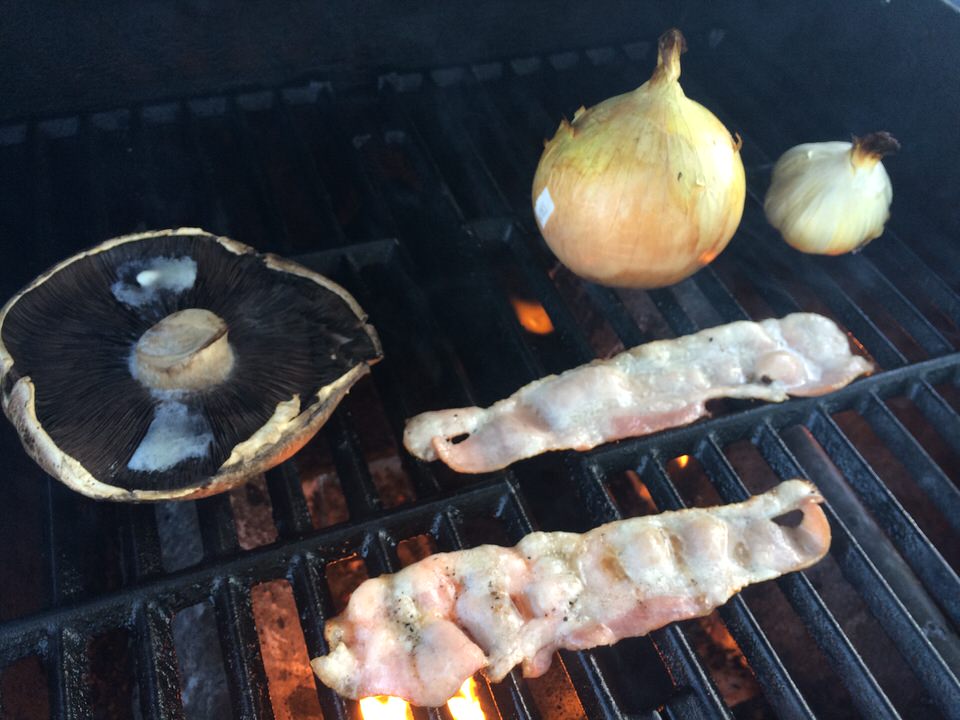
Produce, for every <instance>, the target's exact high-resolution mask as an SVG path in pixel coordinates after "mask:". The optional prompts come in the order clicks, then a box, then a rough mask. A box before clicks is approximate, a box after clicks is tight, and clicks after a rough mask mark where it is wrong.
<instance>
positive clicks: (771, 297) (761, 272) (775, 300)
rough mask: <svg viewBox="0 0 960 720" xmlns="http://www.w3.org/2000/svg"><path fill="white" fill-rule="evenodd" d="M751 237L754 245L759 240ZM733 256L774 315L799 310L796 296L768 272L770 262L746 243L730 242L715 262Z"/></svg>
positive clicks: (725, 261)
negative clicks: (766, 261) (765, 261)
mask: <svg viewBox="0 0 960 720" xmlns="http://www.w3.org/2000/svg"><path fill="white" fill-rule="evenodd" d="M751 237H752V239H753V241H754V242H753V244H754V245H756V244H757V243H758V242H759V241H758V240H757V239H756V237H755V236H751ZM734 258H735V261H736V264H737V265H738V266H739V267H742V268H744V269H745V270H746V271H747V272H748V273H749V275H750V276H751V281H752V284H753V287H755V288H756V290H757V294H758V295H759V296H760V297H761V298H762V299H763V301H764V302H765V303H766V304H767V305H769V306H770V309H771V310H772V311H773V313H774V315H775V316H776V317H783V316H784V315H789V314H790V313H795V312H800V311H801V307H800V303H798V302H797V300H796V298H794V297H793V295H791V294H790V292H789V291H788V290H787V289H786V288H785V287H784V284H783V283H782V282H779V280H778V278H776V277H774V276H773V275H772V274H770V273H769V272H768V271H769V270H770V263H764V260H763V257H762V256H761V255H759V254H758V253H757V252H755V251H753V250H752V248H747V247H746V243H731V246H730V247H729V249H728V250H727V251H726V252H725V253H723V254H721V255H720V257H719V258H718V260H717V262H720V263H724V264H725V263H727V262H730V261H731V260H732V259H734Z"/></svg>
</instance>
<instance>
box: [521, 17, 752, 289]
mask: <svg viewBox="0 0 960 720" xmlns="http://www.w3.org/2000/svg"><path fill="white" fill-rule="evenodd" d="M684 50H686V44H685V41H684V39H683V35H682V34H681V33H680V31H679V30H668V31H667V32H666V33H664V34H663V36H662V37H661V38H660V43H659V55H658V58H657V68H656V70H654V72H653V75H652V76H651V78H650V80H648V81H647V82H645V83H644V84H643V85H641V86H640V87H639V88H637V89H636V90H634V91H633V92H629V93H626V94H624V95H618V96H616V97H612V98H609V99H607V100H604V101H603V102H601V103H600V104H598V105H595V106H594V107H592V108H590V109H589V110H584V109H583V108H580V110H578V111H577V113H576V114H575V115H574V117H573V122H567V121H566V120H564V121H563V122H561V123H560V127H559V129H558V130H557V133H556V135H555V136H554V137H553V139H552V140H550V141H548V142H547V143H546V145H545V149H544V152H543V155H542V156H541V158H540V164H539V166H538V167H537V173H536V176H535V177H534V180H533V206H534V214H535V216H536V219H537V224H538V225H539V227H540V230H541V232H542V233H543V237H544V239H545V240H546V241H547V245H549V246H550V249H551V250H553V252H554V253H555V254H556V256H557V257H558V258H559V259H560V260H561V261H562V262H563V263H564V264H565V265H566V266H567V267H569V268H570V269H571V270H573V271H574V272H575V273H577V274H578V275H580V276H582V277H585V278H587V279H589V280H594V281H596V282H600V283H603V284H606V285H615V286H621V287H624V286H626V287H645V288H652V287H662V286H664V285H669V284H671V283H675V282H677V281H679V280H682V279H683V278H685V277H687V276H688V275H691V274H692V273H694V272H695V271H696V270H698V269H699V268H701V267H703V266H704V265H706V264H707V263H709V262H711V261H712V260H713V259H714V258H715V257H716V256H717V255H718V254H719V253H720V251H721V250H723V248H724V247H726V245H727V243H728V242H730V238H731V237H733V233H734V232H735V231H736V229H737V226H738V225H739V224H740V217H741V215H742V214H743V202H744V197H745V194H746V184H745V181H744V174H743V163H742V162H741V160H740V142H739V138H738V139H736V140H734V138H733V137H731V135H730V133H729V132H728V131H727V129H726V128H725V127H724V126H723V123H721V122H720V121H719V120H718V119H717V118H716V116H714V115H713V113H711V112H710V111H709V110H707V109H706V108H705V107H703V106H702V105H700V104H699V103H697V102H694V101H693V100H690V99H689V98H687V97H686V96H685V95H684V94H683V90H682V89H681V87H680V83H679V82H678V79H679V77H680V53H682V52H683V51H684Z"/></svg>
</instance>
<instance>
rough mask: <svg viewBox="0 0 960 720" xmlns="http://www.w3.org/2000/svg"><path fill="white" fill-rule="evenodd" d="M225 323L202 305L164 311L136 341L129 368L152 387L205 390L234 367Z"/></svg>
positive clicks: (137, 377)
mask: <svg viewBox="0 0 960 720" xmlns="http://www.w3.org/2000/svg"><path fill="white" fill-rule="evenodd" d="M233 363H234V356H233V349H232V348H231V347H230V343H229V342H228V341H227V324H226V323H225V322H224V321H223V319H222V318H221V317H219V316H218V315H215V314H214V313H212V312H210V311H209V310H204V309H202V308H189V309H187V310H180V311H179V312H175V313H171V314H170V315H167V316H166V317H165V318H163V320H161V321H160V322H158V323H157V324H156V325H154V326H153V327H151V328H150V329H149V330H147V331H146V332H145V333H144V334H143V335H142V336H141V337H140V340H138V341H137V344H136V346H135V347H134V352H133V357H132V358H131V366H130V372H131V373H133V376H134V377H135V378H136V379H137V380H139V381H140V382H141V383H143V384H144V385H145V386H147V387H148V388H150V389H152V390H204V389H207V388H210V387H213V386H215V385H219V384H220V383H222V382H223V381H224V380H226V379H227V378H228V377H229V376H230V371H231V370H233Z"/></svg>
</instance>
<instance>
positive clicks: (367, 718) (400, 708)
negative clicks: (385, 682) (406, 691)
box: [360, 695, 413, 720]
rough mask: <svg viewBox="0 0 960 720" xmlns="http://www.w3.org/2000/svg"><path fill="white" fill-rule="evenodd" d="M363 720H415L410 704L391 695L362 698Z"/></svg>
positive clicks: (361, 712) (361, 710)
mask: <svg viewBox="0 0 960 720" xmlns="http://www.w3.org/2000/svg"><path fill="white" fill-rule="evenodd" d="M360 714H361V715H362V716H363V720H413V711H412V710H411V709H410V703H408V702H407V701H406V700H402V699H400V698H398V697H390V696H389V695H373V696H371V697H365V698H360Z"/></svg>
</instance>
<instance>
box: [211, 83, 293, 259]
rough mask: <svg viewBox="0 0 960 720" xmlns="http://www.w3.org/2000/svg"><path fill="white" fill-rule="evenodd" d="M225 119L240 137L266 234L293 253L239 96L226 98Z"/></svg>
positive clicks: (243, 161)
mask: <svg viewBox="0 0 960 720" xmlns="http://www.w3.org/2000/svg"><path fill="white" fill-rule="evenodd" d="M226 118H227V119H229V122H230V125H231V126H232V127H233V129H234V132H235V133H236V134H237V137H238V138H239V145H240V162H241V163H242V167H243V170H244V177H247V178H251V179H252V181H253V188H254V197H255V199H256V202H257V205H258V210H259V213H258V214H259V216H260V219H261V220H262V221H263V223H264V226H265V228H266V231H267V237H269V238H271V239H272V240H273V242H275V243H277V246H278V247H279V249H280V251H281V252H283V253H285V254H290V253H291V252H292V250H293V243H292V241H291V238H290V232H289V228H288V227H287V224H286V222H285V221H284V218H283V215H282V214H281V212H280V208H279V206H278V205H277V199H276V197H274V196H273V195H272V194H271V193H270V189H269V188H270V183H269V180H268V179H267V176H266V173H265V172H264V170H263V164H262V163H261V162H260V161H259V159H258V158H257V155H256V146H255V143H254V141H253V137H252V134H253V133H252V131H251V130H250V125H249V123H248V122H247V119H246V117H245V116H244V112H243V110H242V109H241V108H240V107H239V106H238V104H237V98H236V97H235V96H233V95H231V96H229V97H228V98H227V112H226Z"/></svg>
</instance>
